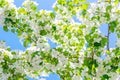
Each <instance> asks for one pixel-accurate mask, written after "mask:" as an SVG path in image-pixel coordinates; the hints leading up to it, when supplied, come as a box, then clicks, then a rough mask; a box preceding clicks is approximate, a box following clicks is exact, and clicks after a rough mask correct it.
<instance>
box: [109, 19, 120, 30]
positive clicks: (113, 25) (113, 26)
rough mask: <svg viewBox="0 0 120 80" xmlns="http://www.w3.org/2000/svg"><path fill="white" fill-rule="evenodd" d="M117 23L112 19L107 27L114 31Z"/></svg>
mask: <svg viewBox="0 0 120 80" xmlns="http://www.w3.org/2000/svg"><path fill="white" fill-rule="evenodd" d="M117 24H118V22H117V21H112V22H110V23H109V27H110V31H111V32H114V31H115V28H116V26H117Z"/></svg>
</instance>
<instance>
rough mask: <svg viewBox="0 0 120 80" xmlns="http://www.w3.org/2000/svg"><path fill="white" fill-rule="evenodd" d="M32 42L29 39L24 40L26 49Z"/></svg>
mask: <svg viewBox="0 0 120 80" xmlns="http://www.w3.org/2000/svg"><path fill="white" fill-rule="evenodd" d="M30 42H31V41H30V40H28V39H26V40H24V42H23V45H24V47H27V46H28V45H29V44H30Z"/></svg>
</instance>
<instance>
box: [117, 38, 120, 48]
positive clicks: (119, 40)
mask: <svg viewBox="0 0 120 80" xmlns="http://www.w3.org/2000/svg"><path fill="white" fill-rule="evenodd" d="M116 45H117V46H118V47H120V39H118V40H117V43H116Z"/></svg>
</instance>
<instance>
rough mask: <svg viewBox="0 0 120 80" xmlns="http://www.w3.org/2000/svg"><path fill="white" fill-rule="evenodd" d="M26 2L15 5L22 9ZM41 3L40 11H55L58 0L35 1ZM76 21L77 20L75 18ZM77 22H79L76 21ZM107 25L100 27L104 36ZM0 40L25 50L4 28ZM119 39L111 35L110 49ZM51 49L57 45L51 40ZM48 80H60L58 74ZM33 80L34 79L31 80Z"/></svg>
mask: <svg viewBox="0 0 120 80" xmlns="http://www.w3.org/2000/svg"><path fill="white" fill-rule="evenodd" d="M23 1H24V0H15V2H14V3H15V4H16V6H17V7H21V4H22V2H23ZM34 1H36V2H38V3H39V6H38V9H46V10H53V9H52V5H53V3H54V2H55V1H56V0H34ZM87 1H88V2H96V1H97V0H87ZM74 19H75V18H74ZM76 21H77V20H76ZM107 28H108V25H107V24H102V25H101V26H100V31H101V32H102V34H104V35H106V34H107ZM0 40H5V41H6V45H7V46H10V47H11V49H12V50H16V49H17V50H25V48H24V47H23V46H22V45H21V44H20V41H19V39H18V38H17V35H15V34H13V33H11V32H5V31H4V30H3V29H2V27H0ZM116 40H117V38H116V35H115V34H114V33H111V34H110V47H112V48H113V47H115V42H116ZM48 42H49V43H50V45H51V47H52V48H53V47H55V44H54V43H52V42H51V41H50V40H48ZM46 79H47V80H60V78H59V76H58V75H57V74H50V75H49V77H47V78H46ZM30 80H33V79H30Z"/></svg>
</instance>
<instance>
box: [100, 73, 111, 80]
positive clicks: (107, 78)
mask: <svg viewBox="0 0 120 80" xmlns="http://www.w3.org/2000/svg"><path fill="white" fill-rule="evenodd" d="M101 78H102V79H101V80H109V78H110V76H108V75H107V74H104V75H103V76H102V77H101Z"/></svg>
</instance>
